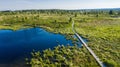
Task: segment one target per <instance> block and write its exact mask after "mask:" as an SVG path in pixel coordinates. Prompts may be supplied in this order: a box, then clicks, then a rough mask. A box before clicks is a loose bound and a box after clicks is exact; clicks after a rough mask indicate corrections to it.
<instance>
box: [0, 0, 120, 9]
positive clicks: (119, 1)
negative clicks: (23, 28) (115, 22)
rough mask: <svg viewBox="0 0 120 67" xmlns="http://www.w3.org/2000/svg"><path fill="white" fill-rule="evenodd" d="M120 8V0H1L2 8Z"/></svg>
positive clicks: (0, 7) (0, 6)
mask: <svg viewBox="0 0 120 67" xmlns="http://www.w3.org/2000/svg"><path fill="white" fill-rule="evenodd" d="M91 8H92V9H94V8H120V0H0V10H21V9H91Z"/></svg>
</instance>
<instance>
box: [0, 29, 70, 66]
mask: <svg viewBox="0 0 120 67" xmlns="http://www.w3.org/2000/svg"><path fill="white" fill-rule="evenodd" d="M58 44H60V45H62V44H64V45H67V44H69V45H72V41H71V40H66V38H65V36H63V35H61V34H54V33H50V32H47V31H45V30H44V29H41V28H29V29H22V30H17V31H12V30H0V67H24V64H25V60H24V59H25V58H26V57H28V56H30V52H31V51H32V50H33V49H35V50H39V51H42V50H44V49H47V48H53V47H55V46H57V45H58Z"/></svg>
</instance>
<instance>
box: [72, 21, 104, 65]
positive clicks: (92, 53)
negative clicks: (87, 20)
mask: <svg viewBox="0 0 120 67" xmlns="http://www.w3.org/2000/svg"><path fill="white" fill-rule="evenodd" d="M72 29H73V32H74V33H75V36H76V37H77V38H78V39H79V41H80V42H81V43H82V44H83V45H84V46H85V48H86V49H87V50H88V51H89V52H90V54H91V55H92V56H93V57H94V58H95V60H96V61H97V62H98V64H99V65H100V66H101V67H104V65H103V63H102V62H101V61H100V59H99V58H98V57H97V56H96V54H95V53H94V52H93V51H92V49H91V48H90V47H88V45H87V44H86V43H85V42H84V40H83V39H82V38H81V36H79V34H78V33H77V32H76V31H75V29H74V21H73V23H72Z"/></svg>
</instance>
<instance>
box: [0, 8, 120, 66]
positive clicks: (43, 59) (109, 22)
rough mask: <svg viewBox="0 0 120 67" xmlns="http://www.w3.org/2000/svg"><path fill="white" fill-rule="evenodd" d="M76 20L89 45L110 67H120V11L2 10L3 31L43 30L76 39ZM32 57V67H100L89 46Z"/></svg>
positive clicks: (28, 60)
mask: <svg viewBox="0 0 120 67" xmlns="http://www.w3.org/2000/svg"><path fill="white" fill-rule="evenodd" d="M72 20H74V22H75V29H76V31H77V32H78V33H79V34H80V35H81V36H83V37H84V38H87V39H88V41H89V42H88V43H87V44H88V46H89V47H90V48H91V49H92V50H93V51H94V52H95V54H96V55H97V56H98V57H99V58H100V59H101V60H102V62H104V64H105V65H106V66H107V67H119V66H120V50H119V49H120V9H88V10H55V9H53V10H18V11H1V12H0V29H12V30H18V29H23V28H31V27H41V28H43V29H46V30H47V31H50V32H53V33H60V34H64V35H66V38H67V39H71V40H76V39H74V38H73V37H72V36H73V35H74V33H73V31H72V26H71V25H72ZM43 45H44V44H43ZM31 54H32V58H31V59H26V60H27V64H30V65H31V66H32V67H40V66H41V67H42V66H43V67H44V66H46V67H47V66H51V67H56V66H66V67H76V66H78V67H79V66H81V67H85V66H89V67H99V65H98V64H97V63H96V61H95V60H94V58H93V57H92V56H91V55H90V54H89V52H88V51H87V50H86V49H85V47H82V48H79V47H76V45H75V46H69V45H68V46H59V45H58V46H56V47H55V48H54V49H53V50H51V49H49V48H48V49H46V50H43V51H42V52H39V51H38V52H35V51H34V52H32V53H31Z"/></svg>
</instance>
